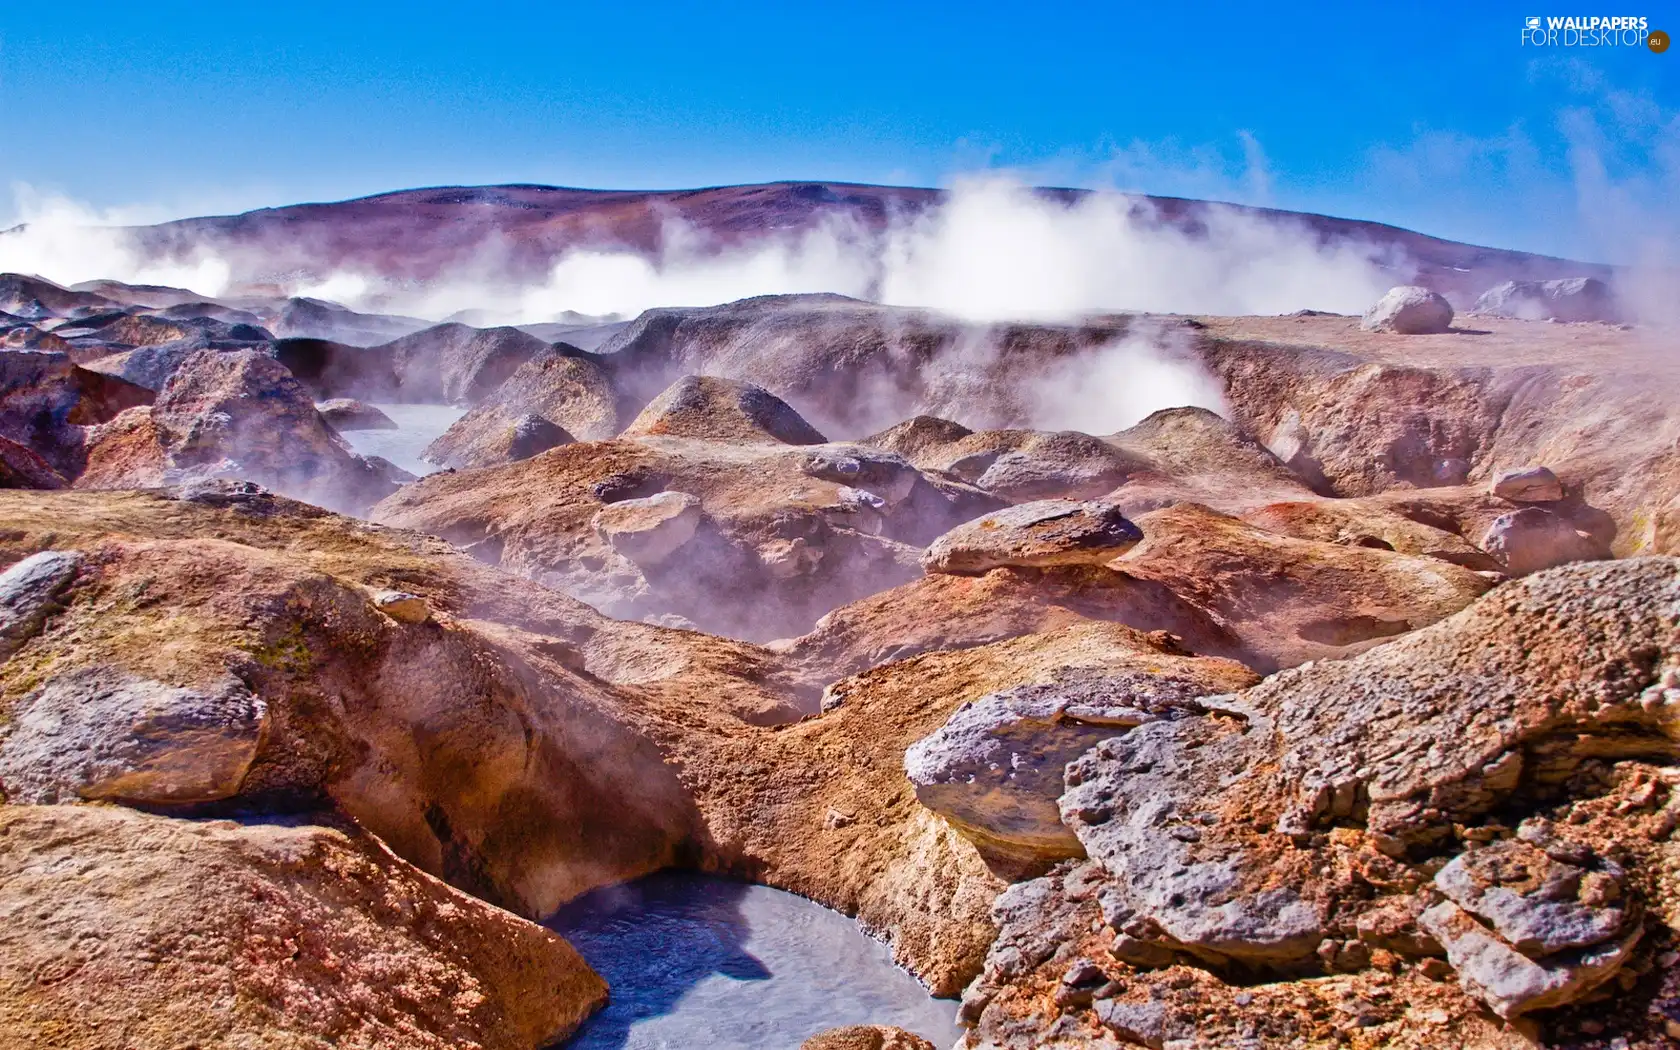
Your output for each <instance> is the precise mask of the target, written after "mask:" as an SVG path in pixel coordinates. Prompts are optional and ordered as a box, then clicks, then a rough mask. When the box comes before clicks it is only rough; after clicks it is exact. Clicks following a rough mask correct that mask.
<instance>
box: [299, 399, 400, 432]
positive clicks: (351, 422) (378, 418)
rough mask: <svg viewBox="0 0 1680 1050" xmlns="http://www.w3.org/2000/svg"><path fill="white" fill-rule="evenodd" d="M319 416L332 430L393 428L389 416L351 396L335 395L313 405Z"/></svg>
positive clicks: (393, 423) (394, 425) (394, 424)
mask: <svg viewBox="0 0 1680 1050" xmlns="http://www.w3.org/2000/svg"><path fill="white" fill-rule="evenodd" d="M315 410H316V411H317V412H319V413H321V418H322V419H324V420H326V422H327V425H328V426H330V427H332V428H333V429H334V430H336V431H339V432H340V433H343V432H344V431H346V430H395V429H397V424H396V423H395V422H393V421H392V419H391V417H390V416H388V415H386V414H385V413H383V412H381V411H380V410H379V409H377V408H375V407H374V406H372V405H370V404H367V403H366V402H363V401H357V400H356V399H355V398H353V397H335V398H332V399H330V400H327V401H322V402H321V403H320V404H318V405H316V406H315Z"/></svg>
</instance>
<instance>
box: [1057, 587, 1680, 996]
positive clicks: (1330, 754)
mask: <svg viewBox="0 0 1680 1050" xmlns="http://www.w3.org/2000/svg"><path fill="white" fill-rule="evenodd" d="M1677 565H1680V563H1676V562H1674V561H1673V560H1670V559H1643V560H1639V561H1631V562H1615V563H1596V564H1580V565H1572V566H1567V567H1565V568H1562V569H1555V570H1552V571H1550V572H1548V573H1543V574H1539V575H1537V576H1534V577H1530V578H1529V579H1527V580H1525V581H1522V582H1521V583H1517V584H1511V585H1507V586H1506V587H1502V588H1500V589H1499V590H1498V591H1495V592H1493V593H1492V594H1491V595H1489V596H1488V597H1486V598H1484V599H1483V600H1482V601H1481V602H1478V603H1477V604H1476V605H1473V606H1471V608H1470V609H1468V610H1466V611H1465V612H1462V613H1459V614H1458V615H1457V616H1454V617H1452V618H1450V619H1448V620H1445V621H1443V622H1441V623H1439V624H1436V625H1434V626H1432V627H1429V628H1425V629H1424V630H1421V631H1418V632H1416V633H1414V634H1411V635H1409V636H1407V637H1405V638H1403V639H1400V640H1398V641H1394V642H1391V643H1389V644H1387V645H1385V646H1382V647H1379V648H1377V649H1374V650H1372V651H1370V652H1368V653H1365V654H1362V655H1360V656H1358V657H1355V658H1353V659H1349V660H1343V661H1326V662H1323V663H1319V664H1314V665H1306V666H1302V667H1299V668H1295V669H1292V670H1288V671H1284V672H1281V673H1279V674H1277V675H1274V676H1272V677H1271V678H1269V679H1267V680H1266V681H1265V682H1263V683H1261V684H1260V685H1258V686H1256V687H1254V688H1251V689H1248V690H1246V691H1244V692H1242V693H1239V694H1236V695H1235V696H1231V697H1219V698H1207V699H1204V700H1203V701H1202V703H1203V705H1204V706H1206V707H1207V708H1208V714H1207V715H1205V716H1201V717H1191V718H1181V719H1173V720H1158V721H1155V722H1152V723H1148V724H1145V725H1141V726H1139V727H1137V728H1135V729H1133V730H1132V731H1131V732H1129V733H1127V734H1126V735H1124V736H1121V737H1116V738H1114V739H1110V740H1106V741H1104V742H1103V743H1102V744H1100V745H1098V746H1097V747H1096V748H1094V749H1092V751H1090V752H1088V753H1087V754H1086V755H1084V756H1082V757H1081V758H1079V759H1077V760H1076V761H1074V762H1072V763H1070V764H1069V766H1068V769H1067V774H1066V777H1067V787H1068V790H1067V792H1066V793H1065V794H1064V795H1063V796H1062V798H1061V800H1060V804H1061V812H1062V818H1063V820H1064V822H1066V823H1067V824H1068V825H1069V826H1070V827H1071V828H1072V829H1073V830H1074V832H1075V834H1076V835H1078V837H1079V839H1080V842H1081V844H1082V845H1083V846H1084V847H1085V851H1086V853H1087V855H1088V856H1089V857H1090V858H1091V859H1092V860H1094V861H1097V862H1099V863H1100V865H1101V866H1102V867H1103V869H1105V870H1106V871H1107V872H1109V874H1110V875H1111V876H1112V878H1113V882H1112V884H1111V888H1110V889H1109V890H1108V891H1107V892H1106V894H1105V897H1104V905H1103V907H1104V912H1105V914H1106V915H1108V916H1109V918H1110V921H1111V923H1113V924H1114V925H1115V926H1116V928H1117V929H1118V930H1119V931H1120V932H1122V933H1125V934H1127V935H1129V936H1132V937H1136V938H1139V939H1142V940H1145V941H1150V942H1154V943H1157V944H1159V945H1161V946H1162V947H1164V948H1167V949H1169V950H1172V951H1180V952H1186V953H1189V954H1191V955H1193V956H1196V957H1198V958H1201V959H1204V960H1206V961H1207V962H1209V963H1213V964H1229V963H1241V964H1244V965H1248V966H1257V967H1262V968H1268V969H1285V970H1287V969H1289V968H1290V967H1293V966H1300V965H1312V964H1311V962H1310V957H1311V956H1313V955H1314V954H1315V953H1316V952H1317V949H1318V946H1319V944H1320V942H1322V941H1323V940H1324V939H1325V938H1327V937H1329V936H1330V934H1331V931H1332V929H1333V928H1334V927H1335V926H1336V924H1337V923H1338V922H1339V923H1348V922H1349V920H1356V919H1357V912H1358V911H1360V910H1363V907H1368V906H1369V905H1365V906H1361V907H1356V908H1352V909H1346V906H1345V903H1344V910H1342V911H1341V912H1340V915H1341V916H1342V918H1340V919H1337V920H1334V921H1333V920H1332V916H1333V915H1334V914H1336V907H1335V902H1336V901H1337V900H1338V899H1340V898H1341V897H1343V896H1344V895H1347V894H1351V893H1352V892H1353V890H1352V888H1351V887H1348V886H1342V885H1341V884H1340V883H1339V882H1338V881H1337V879H1336V878H1334V877H1333V868H1331V867H1329V866H1327V860H1326V859H1325V858H1326V856H1327V854H1326V853H1325V852H1323V851H1325V850H1327V849H1328V848H1329V846H1328V844H1323V845H1321V844H1320V843H1324V840H1325V837H1326V836H1327V835H1328V834H1329V832H1330V829H1332V828H1334V827H1336V826H1337V825H1345V824H1347V823H1352V824H1354V825H1356V826H1358V827H1360V828H1361V831H1360V837H1361V841H1362V842H1364V843H1366V844H1367V846H1368V847H1369V848H1370V849H1371V853H1372V856H1373V857H1376V856H1378V855H1379V852H1380V853H1386V854H1388V855H1389V856H1391V857H1398V856H1401V855H1403V854H1404V853H1406V851H1407V850H1408V849H1410V848H1413V847H1435V848H1438V847H1439V845H1440V844H1442V843H1444V842H1446V841H1450V837H1451V835H1452V829H1453V825H1454V824H1466V823H1474V822H1476V821H1478V820H1479V819H1481V818H1482V817H1483V816H1484V815H1485V814H1487V813H1488V812H1489V811H1490V810H1492V809H1494V808H1495V807H1497V806H1500V805H1502V804H1506V803H1507V802H1508V800H1510V799H1511V798H1512V797H1513V796H1514V795H1515V794H1516V793H1517V792H1518V791H1519V789H1520V788H1521V786H1522V785H1523V784H1524V782H1525V780H1527V781H1529V782H1535V781H1538V782H1544V783H1550V784H1557V783H1561V782H1563V781H1564V780H1566V779H1567V778H1568V777H1569V776H1570V775H1571V773H1572V771H1573V770H1575V769H1576V768H1578V767H1579V765H1580V764H1581V763H1582V762H1583V761H1585V760H1586V759H1587V758H1589V757H1592V758H1638V757H1651V758H1660V759H1670V760H1671V759H1672V756H1673V755H1674V754H1675V745H1674V743H1673V740H1672V732H1673V730H1674V728H1675V727H1674V725H1673V723H1672V720H1673V717H1674V716H1673V714H1672V712H1671V711H1670V710H1669V709H1668V708H1667V707H1665V706H1660V705H1659V706H1654V707H1652V708H1651V709H1650V710H1647V709H1646V705H1645V704H1644V703H1643V702H1642V697H1643V696H1644V694H1645V691H1646V689H1647V688H1648V687H1649V686H1650V685H1651V683H1652V682H1653V681H1654V680H1656V679H1657V678H1658V677H1659V670H1658V667H1659V665H1660V664H1661V659H1662V654H1663V653H1664V652H1665V651H1672V646H1673V644H1674V643H1673V639H1674V637H1675V635H1674V631H1675V629H1676V623H1677V621H1680V568H1677ZM1443 696H1450V697H1454V698H1457V699H1455V700H1454V702H1452V703H1444V702H1442V701H1441V700H1440V699H1439V698H1440V697H1443ZM1235 813H1242V814H1244V815H1245V816H1244V818H1243V819H1241V820H1237V819H1232V818H1231V817H1230V816H1228V814H1235ZM1268 825H1269V827H1268ZM1606 892H1608V891H1606ZM1349 925H1351V923H1349ZM1431 932H1433V931H1431ZM1354 933H1355V931H1354V930H1352V929H1348V930H1347V931H1346V933H1345V934H1342V935H1341V936H1343V937H1344V938H1345V937H1346V936H1351V935H1353V934H1354ZM1434 936H1435V937H1436V938H1437V939H1439V938H1440V937H1441V934H1439V933H1434ZM1442 943H1443V944H1444V943H1445V942H1444V941H1443V942H1442Z"/></svg>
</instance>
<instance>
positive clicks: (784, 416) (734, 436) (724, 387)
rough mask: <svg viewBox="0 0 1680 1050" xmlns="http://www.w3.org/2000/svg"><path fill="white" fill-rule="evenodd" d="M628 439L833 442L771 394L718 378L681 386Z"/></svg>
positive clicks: (634, 423)
mask: <svg viewBox="0 0 1680 1050" xmlns="http://www.w3.org/2000/svg"><path fill="white" fill-rule="evenodd" d="M622 436H624V437H689V438H703V439H705V440H708V441H737V442H740V441H744V442H779V443H781V444H784V445H820V444H822V443H823V442H824V441H826V440H827V439H826V438H824V437H823V436H822V435H821V434H819V433H817V432H816V430H815V429H813V428H812V427H811V425H810V424H809V423H807V422H805V421H804V420H803V419H801V418H799V413H797V412H795V411H794V410H793V409H792V408H790V407H789V406H788V404H787V402H785V401H783V400H782V399H781V398H779V397H776V396H775V395H774V394H772V393H770V392H769V391H767V390H764V389H762V388H761V387H756V386H753V385H752V384H750V383H742V382H737V381H735V380H732V379H719V378H717V377H715V376H684V377H683V378H681V379H679V380H677V382H676V383H674V384H672V385H671V387H670V388H669V389H667V390H666V391H665V392H664V393H662V394H660V395H659V396H658V397H656V398H654V399H653V400H652V401H651V402H649V403H648V406H647V407H646V408H644V409H642V412H641V415H638V416H637V417H636V418H635V419H633V420H631V421H630V425H629V426H627V427H625V428H624V432H623V435H622Z"/></svg>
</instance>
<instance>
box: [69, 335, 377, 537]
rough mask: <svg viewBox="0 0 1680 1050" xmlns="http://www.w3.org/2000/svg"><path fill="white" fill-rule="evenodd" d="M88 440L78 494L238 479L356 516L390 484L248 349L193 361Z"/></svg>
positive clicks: (284, 376)
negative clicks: (150, 400) (149, 400)
mask: <svg viewBox="0 0 1680 1050" xmlns="http://www.w3.org/2000/svg"><path fill="white" fill-rule="evenodd" d="M87 443H88V448H87V468H86V469H85V470H84V471H83V472H82V474H81V476H80V477H78V478H77V481H76V484H77V486H78V487H82V488H133V487H146V486H156V485H163V484H182V483H187V482H191V481H197V480H208V479H213V478H237V479H244V480H248V481H254V482H257V483H258V484H260V485H263V486H266V487H268V488H271V489H273V490H275V491H277V492H281V493H285V494H286V495H290V496H294V497H297V498H299V499H305V500H309V501H311V502H315V503H320V504H322V505H324V506H326V507H329V508H333V509H342V510H351V511H355V510H362V509H365V508H366V507H367V506H368V505H369V504H370V503H372V502H373V501H375V500H378V499H380V498H382V497H383V496H386V495H388V494H390V492H391V491H392V490H393V489H394V488H395V487H396V484H395V483H394V481H393V480H392V479H391V478H390V477H388V476H387V475H386V473H385V472H384V471H382V470H381V469H380V468H379V467H378V466H377V465H375V464H372V463H370V462H369V461H368V460H366V459H364V458H363V457H361V456H358V455H356V454H355V453H353V452H351V451H350V449H349V448H348V447H347V446H346V445H345V444H344V443H343V439H342V438H340V437H339V436H338V435H337V434H335V433H334V432H333V430H332V428H331V427H329V426H328V425H327V424H326V423H325V421H323V420H322V418H321V415H320V413H319V412H317V411H316V410H315V403H314V401H313V400H312V399H311V398H310V396H309V394H308V392H307V391H306V390H305V389H304V388H303V386H302V385H301V384H300V383H299V382H298V381H297V380H296V379H295V378H293V376H292V375H291V373H290V372H288V371H287V370H286V368H285V367H284V366H283V365H281V364H280V363H279V362H277V361H275V360H274V359H273V358H271V357H268V356H266V355H264V354H261V353H258V352H256V351H252V350H237V351H228V352H225V353H224V352H219V351H214V350H203V351H199V352H197V353H195V354H193V355H192V356H190V357H189V358H188V359H187V360H186V361H184V362H183V363H182V365H181V367H180V368H179V369H178V370H177V371H176V372H175V374H174V375H173V376H171V377H170V379H169V382H168V383H167V384H166V385H165V386H164V388H163V391H162V392H161V393H159V394H158V398H157V401H156V403H154V404H153V405H151V406H150V407H143V408H134V409H129V410H128V411H126V412H123V413H122V414H120V415H118V416H117V417H115V418H114V419H113V420H112V421H111V422H109V423H107V424H104V425H102V426H100V427H98V428H96V429H94V430H93V431H92V432H91V433H90V434H89V436H88V442H87Z"/></svg>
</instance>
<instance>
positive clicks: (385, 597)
mask: <svg viewBox="0 0 1680 1050" xmlns="http://www.w3.org/2000/svg"><path fill="white" fill-rule="evenodd" d="M373 605H374V608H376V609H378V610H379V611H380V612H382V613H384V614H385V615H386V616H389V617H390V618H391V619H393V620H395V621H397V622H398V623H408V624H420V623H425V622H427V621H428V620H430V619H431V618H432V610H431V607H430V606H428V605H427V604H426V599H424V598H422V597H420V596H419V595H418V594H410V593H408V592H407V591H379V592H378V593H376V594H375V595H374V596H373Z"/></svg>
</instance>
